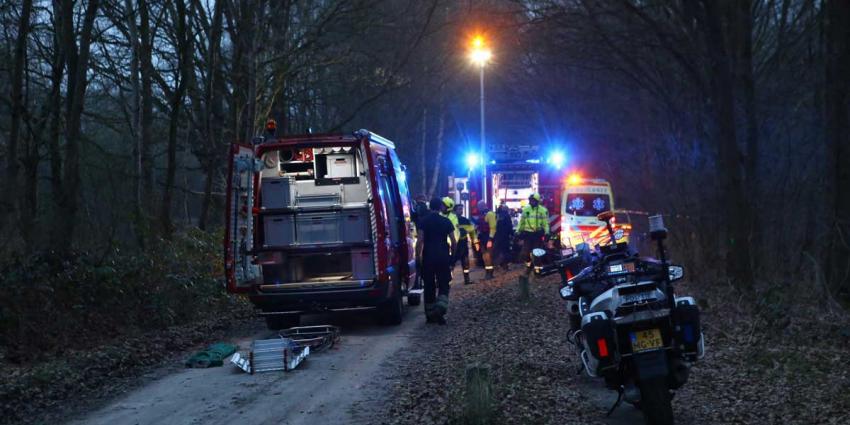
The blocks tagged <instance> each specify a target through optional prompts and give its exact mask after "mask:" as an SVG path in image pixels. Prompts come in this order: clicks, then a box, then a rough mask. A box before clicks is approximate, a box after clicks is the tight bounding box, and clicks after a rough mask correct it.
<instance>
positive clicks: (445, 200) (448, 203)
mask: <svg viewBox="0 0 850 425" xmlns="http://www.w3.org/2000/svg"><path fill="white" fill-rule="evenodd" d="M443 205H445V206H446V208H448V209H452V208H454V206H455V201H454V200H453V199H452V198H449V197H448V196H446V197H444V198H443Z"/></svg>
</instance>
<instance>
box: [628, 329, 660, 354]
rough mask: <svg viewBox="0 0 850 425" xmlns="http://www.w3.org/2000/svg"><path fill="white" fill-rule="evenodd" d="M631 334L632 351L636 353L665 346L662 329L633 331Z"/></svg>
mask: <svg viewBox="0 0 850 425" xmlns="http://www.w3.org/2000/svg"><path fill="white" fill-rule="evenodd" d="M629 336H630V337H631V340H632V351H634V352H635V353H637V352H640V351H647V350H654V349H656V348H661V347H663V346H664V340H663V339H661V331H660V330H658V329H647V330H645V331H637V332H631V333H629Z"/></svg>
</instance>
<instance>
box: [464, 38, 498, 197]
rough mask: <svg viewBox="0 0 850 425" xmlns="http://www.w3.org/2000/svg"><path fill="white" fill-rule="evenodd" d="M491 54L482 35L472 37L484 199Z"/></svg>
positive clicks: (485, 191)
mask: <svg viewBox="0 0 850 425" xmlns="http://www.w3.org/2000/svg"><path fill="white" fill-rule="evenodd" d="M492 56H493V53H492V52H491V51H490V49H489V48H488V47H487V45H486V43H485V42H484V37H482V36H480V35H479V36H476V37H475V38H473V39H472V48H471V50H470V52H469V58H470V60H472V63H473V64H475V65H478V69H479V71H480V83H481V147H480V152H479V155H480V156H479V158H481V161H482V162H483V164H482V167H481V195H482V196H484V199H487V198H486V194H487V171H486V167H487V165H486V160H487V155H486V152H487V141H486V136H485V133H484V66H486V65H487V62H489V61H490V58H492Z"/></svg>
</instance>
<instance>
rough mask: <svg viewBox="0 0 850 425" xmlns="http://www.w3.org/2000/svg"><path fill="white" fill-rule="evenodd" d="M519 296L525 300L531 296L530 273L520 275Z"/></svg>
mask: <svg viewBox="0 0 850 425" xmlns="http://www.w3.org/2000/svg"><path fill="white" fill-rule="evenodd" d="M519 298H520V299H521V300H523V301H528V300H529V299H530V298H531V291H530V288H529V286H528V275H525V274H521V275H519Z"/></svg>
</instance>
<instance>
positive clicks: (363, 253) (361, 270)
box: [351, 248, 375, 280]
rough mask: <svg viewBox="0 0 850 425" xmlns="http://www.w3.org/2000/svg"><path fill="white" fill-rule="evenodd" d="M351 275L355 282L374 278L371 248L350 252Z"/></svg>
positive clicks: (356, 249)
mask: <svg viewBox="0 0 850 425" xmlns="http://www.w3.org/2000/svg"><path fill="white" fill-rule="evenodd" d="M351 275H352V277H353V278H354V279H355V280H370V279H373V278H374V277H375V261H374V260H373V259H372V248H355V249H352V250H351Z"/></svg>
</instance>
